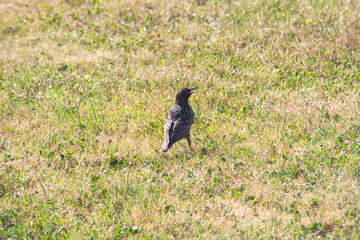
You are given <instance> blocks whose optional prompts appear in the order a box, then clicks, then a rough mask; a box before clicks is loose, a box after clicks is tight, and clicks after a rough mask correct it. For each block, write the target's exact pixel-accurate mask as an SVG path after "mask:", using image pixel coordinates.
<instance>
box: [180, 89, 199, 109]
mask: <svg viewBox="0 0 360 240" xmlns="http://www.w3.org/2000/svg"><path fill="white" fill-rule="evenodd" d="M196 89H197V87H194V88H182V89H180V90H179V91H178V93H177V94H176V101H175V103H176V104H178V105H180V106H182V105H187V104H189V103H188V100H189V97H190V96H191V94H193V93H194V92H196Z"/></svg>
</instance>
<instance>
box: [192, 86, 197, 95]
mask: <svg viewBox="0 0 360 240" xmlns="http://www.w3.org/2000/svg"><path fill="white" fill-rule="evenodd" d="M196 89H198V87H194V88H190V94H193V93H194V92H197V91H196Z"/></svg>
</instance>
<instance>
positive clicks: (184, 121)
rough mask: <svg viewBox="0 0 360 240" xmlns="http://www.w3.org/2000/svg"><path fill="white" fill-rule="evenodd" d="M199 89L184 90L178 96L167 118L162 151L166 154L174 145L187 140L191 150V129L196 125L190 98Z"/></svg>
mask: <svg viewBox="0 0 360 240" xmlns="http://www.w3.org/2000/svg"><path fill="white" fill-rule="evenodd" d="M195 89H197V87H195V88H183V89H180V90H179V91H178V93H177V94H176V100H175V105H174V106H172V108H170V111H169V113H168V115H167V116H166V120H165V126H164V135H165V140H164V144H163V145H162V147H161V149H160V151H162V152H166V151H167V150H168V149H169V148H171V146H172V145H174V143H176V142H177V141H180V140H181V139H183V138H186V140H187V142H188V144H189V147H190V150H192V149H191V139H190V128H191V125H192V124H193V123H194V111H193V110H192V108H191V107H190V105H189V102H188V100H189V97H190V96H191V94H193V93H194V92H196V91H195Z"/></svg>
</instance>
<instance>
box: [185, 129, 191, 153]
mask: <svg viewBox="0 0 360 240" xmlns="http://www.w3.org/2000/svg"><path fill="white" fill-rule="evenodd" d="M186 140H187V142H188V144H189V147H190V151H192V148H191V139H190V131H189V132H188V134H187V136H186Z"/></svg>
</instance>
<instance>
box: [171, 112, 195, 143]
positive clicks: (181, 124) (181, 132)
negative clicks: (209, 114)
mask: <svg viewBox="0 0 360 240" xmlns="http://www.w3.org/2000/svg"><path fill="white" fill-rule="evenodd" d="M173 123H174V126H173V130H172V135H170V142H172V143H174V142H177V141H179V140H181V139H183V138H184V137H185V134H186V133H187V132H188V131H189V129H190V127H191V125H192V124H193V123H194V116H193V115H191V114H190V113H189V114H186V113H185V114H184V113H182V114H178V116H176V118H175V119H173Z"/></svg>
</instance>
